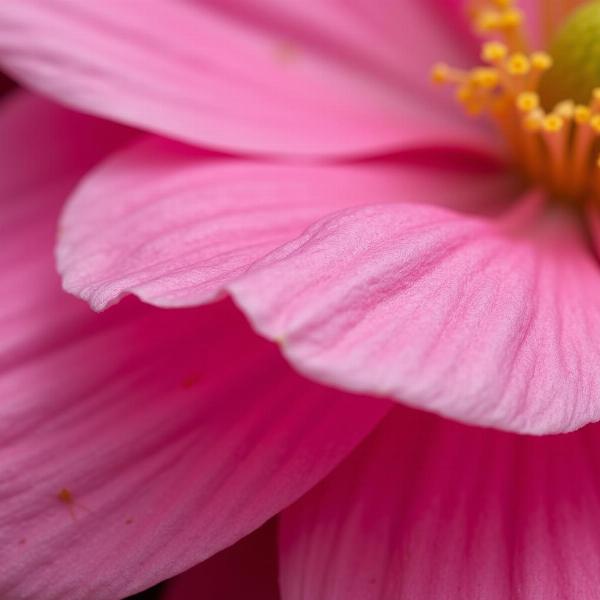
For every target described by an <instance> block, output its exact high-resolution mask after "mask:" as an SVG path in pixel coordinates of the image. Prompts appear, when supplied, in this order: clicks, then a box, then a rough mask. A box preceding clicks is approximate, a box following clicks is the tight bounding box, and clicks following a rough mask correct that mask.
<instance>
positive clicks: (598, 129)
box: [590, 115, 600, 133]
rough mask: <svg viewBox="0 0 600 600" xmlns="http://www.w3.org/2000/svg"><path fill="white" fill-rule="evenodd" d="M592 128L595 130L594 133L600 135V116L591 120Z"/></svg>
mask: <svg viewBox="0 0 600 600" xmlns="http://www.w3.org/2000/svg"><path fill="white" fill-rule="evenodd" d="M590 127H591V128H592V129H593V130H594V133H600V115H594V116H593V117H592V118H591V119H590Z"/></svg>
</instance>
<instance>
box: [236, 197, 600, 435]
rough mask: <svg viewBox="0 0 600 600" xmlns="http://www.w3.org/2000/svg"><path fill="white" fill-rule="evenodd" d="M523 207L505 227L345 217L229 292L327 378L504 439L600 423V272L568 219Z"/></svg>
mask: <svg viewBox="0 0 600 600" xmlns="http://www.w3.org/2000/svg"><path fill="white" fill-rule="evenodd" d="M535 201H536V198H535V197H533V196H532V197H531V198H530V199H528V200H527V202H530V203H531V202H535ZM531 208H534V209H535V210H537V209H536V208H535V207H534V206H533V205H532V206H531ZM522 209H523V211H524V212H523V214H522V215H519V214H518V213H516V214H515V217H514V218H513V220H512V222H510V223H509V222H507V221H506V220H497V219H491V220H490V219H482V218H475V217H467V216H464V215H459V214H456V213H453V212H450V211H447V210H444V209H440V208H436V207H428V206H421V205H387V206H372V207H368V208H358V209H352V210H347V211H343V212H341V213H339V214H337V215H334V216H332V217H330V218H328V219H324V220H322V221H321V222H320V223H318V224H316V225H315V226H314V227H312V228H311V229H310V230H308V231H307V232H306V233H305V234H304V235H302V236H300V237H299V238H298V239H297V240H295V241H293V242H291V243H290V244H288V245H286V246H284V247H282V248H280V249H278V250H277V251H275V252H273V253H271V254H270V255H269V256H268V257H267V258H265V259H264V260H263V261H260V262H258V263H256V264H255V265H254V266H253V267H252V268H251V270H250V271H249V272H248V273H247V275H245V276H243V277H242V278H241V279H240V280H237V281H235V282H233V283H232V284H231V285H230V288H231V289H232V291H233V294H234V296H235V299H236V301H237V302H238V304H239V305H240V306H241V307H242V308H243V309H244V310H245V311H246V312H247V314H248V315H249V316H250V317H251V319H252V321H253V323H254V324H255V326H256V327H257V329H258V330H259V331H260V332H262V333H263V334H264V335H266V336H267V337H269V338H271V339H273V340H278V341H279V342H280V343H281V344H282V349H283V351H284V353H285V354H286V355H287V356H288V358H289V359H290V360H291V362H292V363H293V364H294V365H296V366H297V367H298V368H299V369H300V370H301V371H303V372H304V373H307V374H309V375H310V376H312V377H314V378H316V379H318V380H320V381H326V382H328V383H330V384H334V385H338V386H341V387H343V388H346V389H351V390H354V391H361V392H367V391H368V392H369V393H374V394H378V395H382V396H390V397H393V398H396V399H398V400H401V401H405V402H407V403H409V404H412V405H415V406H418V407H421V408H426V409H429V410H433V411H436V412H439V413H442V414H444V415H447V416H452V417H454V418H458V419H461V420H464V421H467V422H471V423H477V424H486V425H494V426H497V427H500V428H504V429H508V430H515V431H521V432H535V433H543V432H553V431H568V430H572V429H576V428H577V427H580V426H581V425H584V424H585V423H588V422H590V421H595V420H598V418H600V373H599V371H598V368H597V365H598V364H599V362H600V347H599V345H598V340H600V308H599V305H598V303H597V302H595V300H594V299H595V298H598V297H600V270H599V267H598V263H597V261H596V259H595V257H594V256H593V254H592V253H591V252H590V249H589V248H588V246H587V244H586V241H585V237H584V235H582V232H581V231H580V230H579V229H578V227H577V225H576V223H574V222H573V220H572V219H571V216H570V215H569V214H568V213H566V212H565V213H564V214H562V213H561V214H554V215H546V216H544V215H543V213H540V212H539V211H538V213H537V214H536V215H535V216H533V217H531V219H530V218H529V217H527V218H526V210H525V209H529V207H528V205H527V204H524V205H523V207H522ZM530 221H531V222H532V223H536V224H537V226H536V227H537V228H536V229H533V225H531V223H530Z"/></svg>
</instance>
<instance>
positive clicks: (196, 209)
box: [58, 138, 513, 310]
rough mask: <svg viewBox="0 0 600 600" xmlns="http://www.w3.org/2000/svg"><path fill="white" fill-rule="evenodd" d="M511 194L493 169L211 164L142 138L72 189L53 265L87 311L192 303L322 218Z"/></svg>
mask: <svg viewBox="0 0 600 600" xmlns="http://www.w3.org/2000/svg"><path fill="white" fill-rule="evenodd" d="M512 188H513V183H512V182H511V180H510V179H509V178H508V177H506V176H504V175H502V174H500V175H498V174H494V173H470V174H468V173H463V174H460V173H456V174H453V173H450V172H440V171H438V170H435V169H432V168H425V167H417V166H412V167H411V166H410V165H408V164H403V163H400V162H399V161H387V162H384V161H371V162H368V163H364V164H355V165H351V166H334V165H329V166H292V165H281V164H268V163H254V162H250V161H240V160H229V159H226V160H223V159H219V160H217V159H214V158H210V157H207V156H206V155H203V154H200V153H198V152H196V151H193V150H190V149H189V148H186V147H183V146H181V145H179V144H175V143H171V142H166V141H164V140H160V139H153V138H149V139H147V140H145V141H144V142H142V143H140V144H138V145H135V146H133V147H131V148H130V149H128V150H127V151H125V152H123V153H122V154H121V155H119V156H117V157H115V158H112V159H111V160H109V161H108V162H107V163H106V164H105V165H102V166H101V167H100V168H98V169H97V170H96V171H95V172H93V173H91V174H90V176H88V177H87V178H86V180H85V182H84V183H83V184H82V185H81V186H80V187H79V188H78V190H77V192H76V193H75V195H74V196H73V198H72V199H71V201H70V203H69V205H68V207H67V208H66V210H65V212H64V214H63V218H62V221H61V223H62V227H61V229H62V236H61V239H60V242H59V245H58V268H59V271H60V272H61V273H62V275H63V281H64V286H65V289H67V290H68V291H70V292H72V293H74V294H76V295H78V296H81V297H82V298H84V299H85V300H87V301H89V302H90V304H91V305H92V307H93V308H94V309H96V310H100V309H103V308H105V307H106V306H107V305H110V304H112V303H114V302H115V301H117V300H118V299H119V298H120V297H121V296H123V295H124V294H126V293H134V294H136V295H137V296H138V297H140V298H141V299H143V300H144V301H146V302H149V303H152V304H156V305H159V306H169V307H172V306H189V305H194V304H199V303H203V302H207V301H210V300H213V299H215V298H218V297H219V296H221V295H223V287H224V286H225V285H227V284H228V283H229V282H230V281H232V280H233V279H235V278H236V277H238V276H239V275H241V274H243V273H244V272H245V271H246V270H247V269H248V267H249V266H250V265H251V264H252V263H253V262H255V261H256V260H257V259H259V258H262V257H263V256H265V255H266V254H268V253H269V252H271V251H272V250H273V249H275V248H277V247H278V246H280V245H281V244H284V243H286V242H288V241H289V240H291V239H294V238H295V237H296V236H298V235H300V234H301V233H302V232H303V231H304V230H305V229H306V228H307V227H308V226H309V225H311V224H313V223H314V222H315V221H317V220H319V219H320V218H322V217H324V216H326V215H327V214H329V213H331V212H335V211H337V210H340V209H342V208H347V207H350V206H356V205H361V204H367V203H369V202H373V201H376V202H395V201H397V200H399V199H404V198H409V199H410V198H414V199H422V200H424V201H427V202H444V200H445V199H447V198H451V202H450V203H451V204H452V205H453V207H455V208H457V209H463V208H467V207H468V208H469V209H477V210H486V209H487V210H490V209H491V208H492V207H493V206H494V205H497V203H498V199H499V198H501V199H502V200H505V198H506V197H507V196H508V190H509V189H512ZM448 189H451V190H452V193H451V194H449V193H448ZM484 193H487V194H488V199H489V200H490V202H489V203H488V204H486V203H484V202H482V201H481V197H482V195H483V194H484Z"/></svg>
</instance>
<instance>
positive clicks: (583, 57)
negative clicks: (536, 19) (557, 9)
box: [539, 0, 600, 110]
mask: <svg viewBox="0 0 600 600" xmlns="http://www.w3.org/2000/svg"><path fill="white" fill-rule="evenodd" d="M548 52H549V54H550V55H551V56H552V58H553V61H554V64H553V67H552V68H551V69H550V70H549V71H547V72H546V73H545V74H544V76H543V77H542V80H541V81H540V89H539V91H540V97H541V99H542V103H543V105H544V107H545V108H546V109H547V110H550V109H552V108H553V107H554V106H555V105H556V104H557V103H558V102H561V101H563V100H573V101H575V102H577V103H579V104H587V103H588V102H589V100H590V97H591V95H592V91H593V90H594V88H596V87H600V1H599V0H595V1H594V2H588V3H587V4H584V5H583V6H581V7H580V8H578V9H577V10H576V11H575V12H573V13H572V14H571V15H570V16H569V18H568V19H567V20H566V22H565V23H564V25H563V26H562V27H561V28H560V29H559V30H558V32H557V34H556V36H555V37H554V39H553V40H552V42H551V44H550V48H549V49H548Z"/></svg>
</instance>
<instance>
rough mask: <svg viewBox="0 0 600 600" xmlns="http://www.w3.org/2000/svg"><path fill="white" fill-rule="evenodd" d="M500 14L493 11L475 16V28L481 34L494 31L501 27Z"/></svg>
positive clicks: (486, 11)
mask: <svg viewBox="0 0 600 600" xmlns="http://www.w3.org/2000/svg"><path fill="white" fill-rule="evenodd" d="M501 18H502V15H501V13H499V12H497V11H495V10H484V11H482V12H481V13H479V15H478V16H477V22H476V25H477V28H478V29H479V30H480V31H481V32H482V33H486V32H491V31H496V30H498V29H500V28H501V27H502V25H501Z"/></svg>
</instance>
